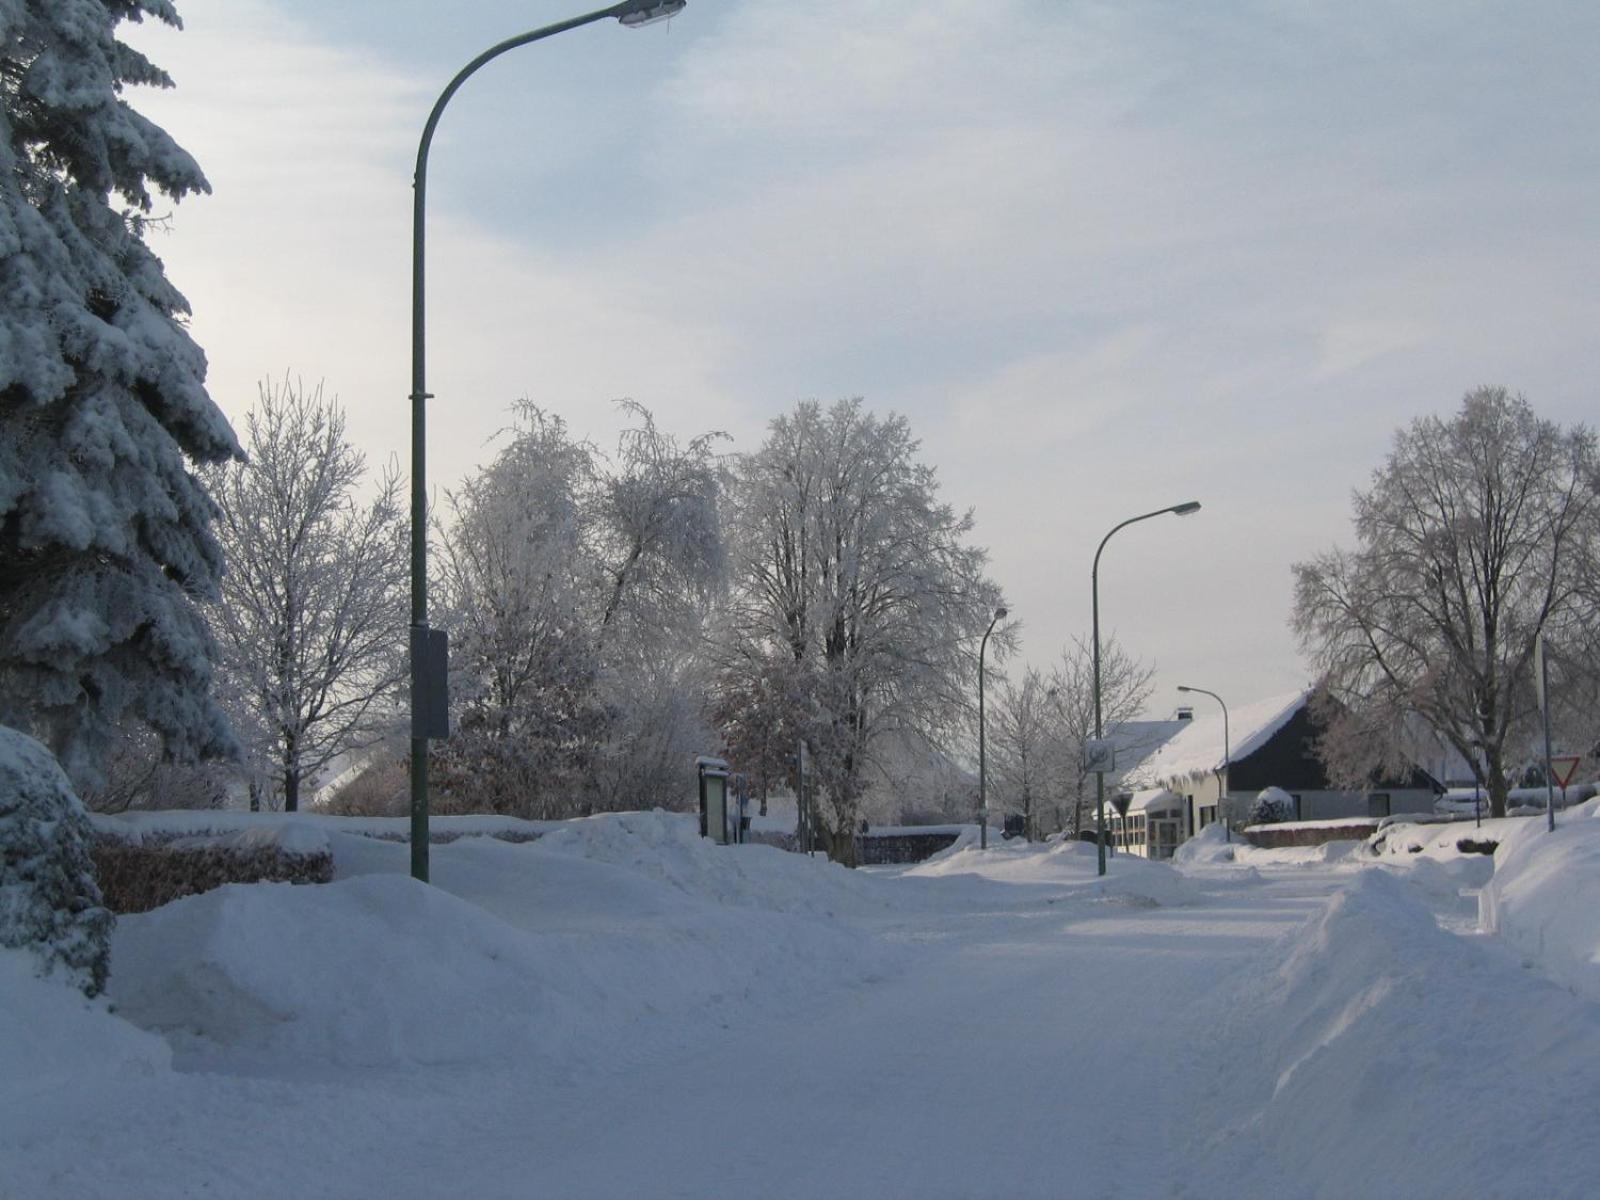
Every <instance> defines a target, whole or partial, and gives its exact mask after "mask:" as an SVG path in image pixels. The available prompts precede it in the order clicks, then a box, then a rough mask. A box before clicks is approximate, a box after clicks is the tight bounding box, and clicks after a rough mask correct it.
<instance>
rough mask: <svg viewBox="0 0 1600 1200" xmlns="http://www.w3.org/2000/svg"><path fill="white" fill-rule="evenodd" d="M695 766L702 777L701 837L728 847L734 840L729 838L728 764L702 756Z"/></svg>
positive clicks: (696, 760)
mask: <svg viewBox="0 0 1600 1200" xmlns="http://www.w3.org/2000/svg"><path fill="white" fill-rule="evenodd" d="M694 765H695V770H696V771H697V772H698V774H699V776H700V836H701V837H708V838H710V839H711V840H712V841H714V842H716V843H717V844H718V845H719V846H726V845H727V844H728V843H729V842H730V841H732V840H733V839H732V838H730V837H729V836H728V764H727V763H726V762H724V761H723V760H722V759H720V758H708V757H706V756H705V755H701V756H700V757H699V758H697V759H695V760H694Z"/></svg>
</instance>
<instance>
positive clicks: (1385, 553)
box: [1293, 387, 1600, 816]
mask: <svg viewBox="0 0 1600 1200" xmlns="http://www.w3.org/2000/svg"><path fill="white" fill-rule="evenodd" d="M1597 480H1600V463H1597V459H1596V448H1595V438H1594V434H1593V433H1592V431H1590V430H1589V429H1588V428H1587V427H1585V426H1582V425H1577V426H1572V427H1570V428H1562V427H1561V426H1559V425H1557V424H1555V423H1554V422H1551V421H1544V420H1540V419H1539V418H1538V417H1537V416H1536V415H1535V413H1534V412H1533V409H1532V408H1531V407H1530V406H1529V404H1528V402H1527V401H1526V400H1525V399H1523V398H1522V397H1521V396H1518V395H1512V394H1511V393H1510V392H1508V391H1506V390H1505V389H1504V388H1498V387H1485V388H1479V389H1477V390H1476V391H1473V392H1470V393H1468V395H1467V396H1466V398H1465V399H1464V400H1463V401H1462V404H1461V408H1460V409H1459V411H1457V412H1456V414H1455V415H1454V416H1453V417H1451V418H1450V419H1448V420H1445V419H1442V418H1439V417H1423V418H1420V419H1418V420H1417V421H1414V422H1413V423H1412V424H1411V425H1410V426H1409V427H1408V428H1406V429H1403V430H1401V431H1399V432H1398V433H1397V434H1396V435H1395V439H1394V448H1393V449H1392V450H1391V451H1390V453H1389V456H1388V458H1387V459H1386V460H1385V462H1384V464H1383V466H1382V467H1380V468H1379V469H1378V470H1377V471H1375V472H1374V473H1373V478H1372V484H1371V486H1370V487H1369V488H1368V489H1367V490H1365V491H1357V492H1356V493H1355V494H1354V497H1353V509H1354V524H1355V534H1356V540H1357V543H1358V547H1357V548H1356V549H1354V550H1344V549H1334V550H1330V551H1328V552H1326V553H1324V554H1320V555H1318V556H1317V557H1315V558H1313V559H1311V560H1309V561H1307V562H1302V563H1297V564H1296V565H1295V568H1294V571H1295V606H1294V614H1293V625H1294V629H1295V631H1296V633H1297V634H1298V635H1299V638H1300V642H1301V646H1302V647H1303V649H1304V650H1305V652H1306V654H1307V655H1308V656H1309V657H1310V659H1311V660H1312V662H1313V663H1314V664H1315V665H1316V667H1317V669H1318V670H1319V671H1320V672H1322V673H1323V675H1324V677H1325V679H1326V681H1327V685H1328V688H1329V691H1330V692H1331V694H1332V696H1333V698H1334V699H1335V700H1337V701H1338V702H1339V707H1338V710H1337V711H1335V713H1334V714H1333V717H1334V724H1333V725H1332V726H1331V727H1330V734H1329V737H1328V739H1327V743H1328V744H1327V747H1326V749H1327V750H1328V751H1330V753H1328V754H1327V755H1326V757H1327V758H1328V760H1329V761H1328V766H1329V770H1330V773H1331V774H1333V775H1334V776H1335V778H1337V779H1340V780H1342V781H1345V782H1358V781H1361V780H1364V779H1366V778H1368V777H1369V776H1370V775H1371V774H1372V772H1373V771H1374V770H1376V769H1379V768H1382V767H1390V768H1397V767H1401V766H1403V765H1405V764H1404V757H1405V755H1406V752H1407V751H1408V750H1409V749H1410V747H1408V746H1407V745H1406V744H1405V742H1404V738H1403V734H1404V732H1405V731H1406V730H1411V729H1415V728H1416V724H1415V722H1414V721H1413V720H1411V718H1412V716H1413V714H1415V715H1420V716H1421V717H1422V718H1423V720H1424V721H1425V722H1426V723H1427V725H1428V726H1430V727H1431V728H1432V729H1433V730H1434V731H1436V732H1437V733H1438V735H1439V736H1441V737H1443V738H1444V739H1445V740H1447V741H1448V742H1449V744H1450V745H1451V746H1452V747H1454V749H1455V750H1456V751H1457V753H1459V754H1460V755H1461V756H1462V757H1463V758H1464V759H1465V760H1466V761H1468V762H1470V763H1473V764H1475V765H1476V768H1477V769H1478V770H1479V771H1480V772H1481V775H1482V781H1483V783H1484V784H1485V786H1486V787H1487V788H1488V791H1489V797H1490V804H1491V806H1492V810H1493V812H1494V813H1495V814H1496V815H1497V816H1498V815H1503V814H1504V812H1505V806H1506V790H1507V787H1508V782H1509V780H1508V776H1509V775H1510V773H1511V768H1512V767H1513V766H1514V765H1515V764H1514V761H1513V760H1515V759H1517V758H1519V757H1521V752H1522V747H1523V746H1524V745H1525V744H1527V742H1528V740H1529V738H1530V736H1531V733H1532V729H1531V725H1532V721H1533V714H1534V703H1533V692H1532V671H1531V667H1532V661H1533V653H1534V642H1535V639H1536V637H1537V636H1538V635H1539V633H1540V632H1541V631H1551V632H1556V631H1561V630H1566V631H1569V632H1570V631H1571V630H1573V629H1575V628H1579V627H1580V626H1581V623H1582V622H1583V621H1585V620H1586V619H1587V617H1586V614H1585V613H1584V612H1583V603H1584V602H1583V593H1584V588H1585V587H1586V586H1590V585H1591V584H1592V581H1590V580H1586V579H1585V578H1584V573H1583V564H1584V563H1585V562H1586V561H1588V560H1589V559H1590V558H1591V553H1592V551H1591V548H1592V546H1593V542H1594V538H1595V537H1596V522H1597V520H1600V499H1597V492H1596V486H1597ZM1341 714H1342V715H1341Z"/></svg>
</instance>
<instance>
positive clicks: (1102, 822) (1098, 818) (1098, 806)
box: [1089, 500, 1200, 875]
mask: <svg viewBox="0 0 1600 1200" xmlns="http://www.w3.org/2000/svg"><path fill="white" fill-rule="evenodd" d="M1199 511H1200V501H1198V500H1185V501H1184V502H1183V503H1182V504H1172V505H1169V506H1168V507H1166V508H1158V509H1156V510H1155V511H1154V512H1147V513H1140V514H1139V515H1138V516H1137V517H1129V518H1128V519H1127V520H1126V521H1123V522H1122V523H1121V524H1120V525H1113V526H1112V527H1111V533H1108V534H1106V535H1105V537H1103V538H1101V539H1100V545H1099V547H1098V548H1097V549H1096V550H1095V552H1094V569H1093V570H1092V571H1091V572H1090V574H1089V581H1090V586H1091V589H1092V591H1093V596H1094V740H1095V741H1096V742H1097V743H1098V742H1101V741H1103V740H1104V739H1105V732H1104V730H1102V729H1101V727H1100V551H1102V550H1104V549H1105V548H1106V543H1107V542H1109V541H1110V540H1111V538H1112V535H1113V534H1115V533H1116V532H1117V530H1119V529H1126V528H1127V527H1128V526H1129V525H1133V524H1135V523H1137V522H1139V521H1148V520H1149V519H1150V518H1151V517H1161V516H1165V515H1166V514H1167V513H1171V514H1173V516H1177V517H1187V516H1188V515H1189V514H1190V513H1197V512H1199ZM1100 749H1101V748H1100V747H1098V746H1097V747H1096V752H1097V753H1098V752H1099V750H1100ZM1094 811H1095V842H1096V844H1097V845H1098V847H1099V850H1100V874H1102V875H1104V874H1105V873H1106V772H1105V765H1104V763H1103V762H1101V763H1100V765H1099V769H1098V770H1096V771H1095V773H1094Z"/></svg>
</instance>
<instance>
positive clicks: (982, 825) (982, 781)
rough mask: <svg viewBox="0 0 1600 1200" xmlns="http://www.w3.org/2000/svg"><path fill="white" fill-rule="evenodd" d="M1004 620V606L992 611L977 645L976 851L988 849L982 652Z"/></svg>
mask: <svg viewBox="0 0 1600 1200" xmlns="http://www.w3.org/2000/svg"><path fill="white" fill-rule="evenodd" d="M1005 618H1006V606H1005V605H1003V604H1002V605H1001V606H1000V607H999V608H997V609H995V610H994V619H993V620H992V621H990V622H989V628H987V629H985V630H984V631H983V641H981V642H979V643H978V849H980V850H987V849H988V848H989V781H988V764H987V763H986V762H985V760H984V749H983V652H984V651H985V650H987V649H988V648H989V635H990V634H991V633H993V632H994V627H995V626H996V625H998V624H999V623H1000V622H1001V621H1003V620H1005Z"/></svg>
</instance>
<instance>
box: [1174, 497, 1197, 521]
mask: <svg viewBox="0 0 1600 1200" xmlns="http://www.w3.org/2000/svg"><path fill="white" fill-rule="evenodd" d="M1199 511H1200V501H1198V500H1185V501H1184V502H1183V503H1182V504H1174V505H1173V506H1172V513H1173V515H1174V516H1179V517H1187V516H1188V515H1189V514H1190V513H1197V512H1199Z"/></svg>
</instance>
